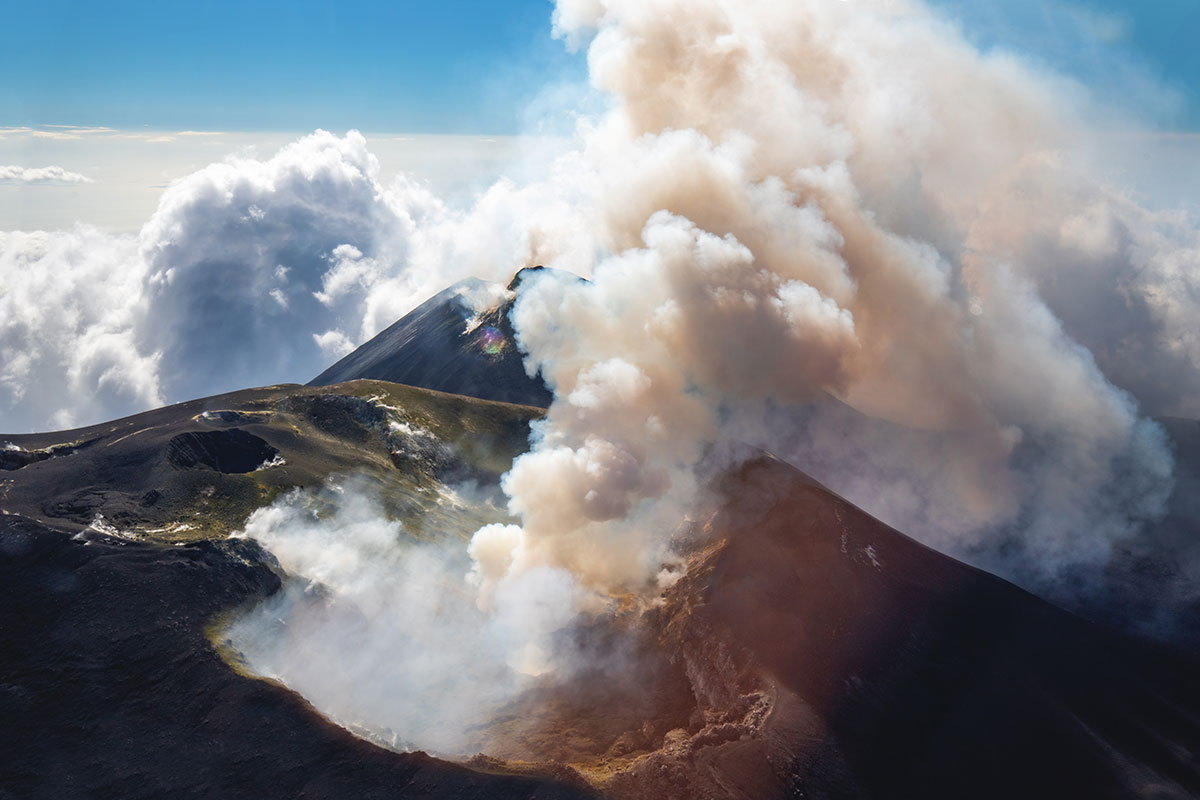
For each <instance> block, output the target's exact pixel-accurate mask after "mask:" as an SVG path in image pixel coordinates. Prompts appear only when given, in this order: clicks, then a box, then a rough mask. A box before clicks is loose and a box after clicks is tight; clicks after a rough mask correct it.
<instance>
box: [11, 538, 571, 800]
mask: <svg viewBox="0 0 1200 800" xmlns="http://www.w3.org/2000/svg"><path fill="white" fill-rule="evenodd" d="M279 585H280V580H279V576H278V575H277V574H276V573H275V572H274V571H273V569H272V568H271V559H270V557H269V556H267V555H266V554H264V553H263V552H262V551H261V550H260V549H259V548H258V547H257V546H255V545H254V544H253V543H252V542H247V541H244V540H225V541H221V542H208V541H202V542H192V543H189V544H185V545H181V546H169V545H161V544H155V543H148V542H146V543H143V542H128V541H124V540H120V539H117V538H114V537H109V536H105V535H103V534H97V533H94V532H90V531H89V532H84V533H82V534H78V535H75V536H74V537H73V536H72V535H71V534H70V533H69V532H67V531H62V530H56V529H52V528H49V527H47V526H44V525H40V524H37V523H34V522H31V521H28V520H24V519H22V518H20V517H16V516H11V515H10V516H3V517H0V654H2V655H0V797H2V798H5V800H8V798H14V799H15V798H55V800H74V799H75V798H89V799H92V798H114V799H119V800H134V798H161V797H212V798H264V797H304V798H330V799H332V798H347V800H361V799H363V798H397V797H402V798H464V799H465V798H475V799H476V800H484V799H485V798H486V799H488V800H490V799H491V798H514V800H515V799H516V798H521V799H522V800H524V799H525V798H547V800H549V798H563V799H564V800H565V798H576V797H582V796H586V795H587V792H585V791H581V790H579V789H578V788H574V789H573V788H570V787H568V786H566V785H563V784H561V783H556V782H554V781H552V780H550V779H548V778H544V777H543V778H539V777H528V776H525V777H523V776H518V775H513V774H508V775H505V774H496V773H493V774H487V773H484V772H480V771H477V770H471V769H467V768H464V767H462V766H456V765H453V764H449V763H447V762H444V761H439V760H437V759H433V758H430V757H428V756H426V755H424V754H422V753H413V754H401V753H393V752H389V751H386V750H383V749H380V748H378V747H376V746H374V745H371V744H368V743H367V742H365V741H363V740H361V739H358V738H356V737H354V736H353V735H351V734H350V733H349V732H347V731H345V730H343V729H341V728H338V727H337V726H335V725H333V724H332V723H330V722H327V721H326V720H325V719H323V718H322V717H321V716H320V715H318V714H317V713H316V712H315V711H313V709H312V708H311V707H310V706H309V705H308V704H307V703H305V702H304V700H302V699H301V698H300V697H299V696H297V695H295V694H294V693H292V692H290V691H288V690H286V689H284V688H283V687H281V686H279V685H277V684H274V683H271V682H269V681H264V680H260V679H254V678H251V677H247V676H243V675H239V674H238V673H237V672H235V671H234V670H232V669H230V667H229V666H228V665H227V664H226V663H225V662H223V661H222V660H221V657H220V655H218V653H217V651H216V649H215V648H214V647H213V645H212V644H211V643H210V642H209V639H208V636H207V632H206V629H207V627H208V626H209V625H210V624H212V623H213V622H214V621H215V620H216V619H217V618H218V617H219V615H221V614H222V613H224V612H227V611H229V610H230V609H232V608H236V607H238V606H240V605H242V604H245V603H248V602H253V601H254V600H257V599H260V598H262V597H264V596H266V595H268V594H270V593H271V592H274V591H276V590H277V589H278V588H279Z"/></svg>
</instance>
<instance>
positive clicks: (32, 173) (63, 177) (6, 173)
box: [0, 165, 92, 184]
mask: <svg viewBox="0 0 1200 800" xmlns="http://www.w3.org/2000/svg"><path fill="white" fill-rule="evenodd" d="M91 182H92V179H91V178H89V177H87V176H86V175H80V174H79V173H78V172H70V171H69V170H65V169H63V168H62V167H18V166H14V165H9V166H0V184H6V183H49V184H71V183H91Z"/></svg>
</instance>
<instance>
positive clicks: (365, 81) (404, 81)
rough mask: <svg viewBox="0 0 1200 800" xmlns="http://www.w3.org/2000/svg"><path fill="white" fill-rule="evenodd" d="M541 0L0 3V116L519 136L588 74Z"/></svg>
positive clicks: (128, 124) (19, 121) (20, 120)
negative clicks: (525, 113) (527, 111)
mask: <svg viewBox="0 0 1200 800" xmlns="http://www.w3.org/2000/svg"><path fill="white" fill-rule="evenodd" d="M551 9H552V6H551V4H550V2H548V0H504V2H489V1H482V2H481V1H480V0H471V1H470V2H441V3H429V2H419V3H418V2H409V1H408V0H401V1H400V2H369V1H367V0H339V2H337V3H332V2H328V1H327V0H323V1H322V2H314V0H289V2H286V3H284V2H263V0H248V1H247V2H236V3H234V2H228V0H195V1H194V2H187V3H175V2H166V3H164V2H161V0H156V1H155V2H146V1H145V0H117V2H106V3H90V2H78V0H76V1H75V2H64V0H38V2H20V3H11V4H7V6H6V9H5V11H4V14H3V27H4V28H5V29H6V33H5V35H4V37H3V39H4V47H5V50H6V53H5V55H4V57H3V59H0V109H2V110H3V111H2V115H3V117H4V118H3V119H0V125H39V124H47V123H49V124H55V123H58V124H70V125H104V126H111V127H115V128H135V127H140V126H148V127H150V128H153V129H181V128H208V129H213V128H216V129H226V130H289V131H298V130H311V129H313V128H316V127H326V128H332V129H337V130H343V129H346V128H348V127H357V128H363V129H373V130H389V131H404V132H438V133H515V132H517V130H518V128H519V127H520V125H521V122H522V120H521V109H522V108H523V107H524V106H525V105H526V104H527V103H528V101H529V100H531V99H532V98H533V96H535V95H536V93H537V91H538V89H539V88H540V86H541V85H542V83H543V82H544V81H545V79H546V76H548V75H555V76H559V75H561V76H563V77H565V78H566V79H568V80H569V79H582V77H583V75H584V71H585V68H584V64H583V60H582V58H581V57H579V56H571V55H570V54H568V53H566V51H565V49H564V48H563V47H562V45H561V43H559V42H556V41H554V40H553V39H552V38H551V36H550V12H551Z"/></svg>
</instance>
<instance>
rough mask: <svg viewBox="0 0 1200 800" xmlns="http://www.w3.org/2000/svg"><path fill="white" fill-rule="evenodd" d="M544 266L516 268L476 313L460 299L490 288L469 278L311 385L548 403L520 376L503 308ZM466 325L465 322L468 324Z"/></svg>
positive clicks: (538, 387) (534, 381)
mask: <svg viewBox="0 0 1200 800" xmlns="http://www.w3.org/2000/svg"><path fill="white" fill-rule="evenodd" d="M541 269H544V268H543V267H530V268H526V269H523V270H521V271H520V272H518V273H517V274H516V276H514V277H513V279H512V282H511V283H509V285H508V291H509V292H510V293H511V294H510V296H509V298H508V299H507V300H505V301H504V302H503V303H501V304H500V305H499V306H497V307H496V308H494V309H492V310H490V311H487V312H485V313H482V314H479V315H476V314H475V313H474V312H472V311H471V309H470V307H469V306H467V305H466V303H465V301H464V299H463V296H464V294H466V293H468V292H480V291H481V290H482V289H484V288H485V287H486V286H487V283H486V282H485V281H481V280H479V279H478V278H468V279H466V280H464V281H460V282H459V283H456V284H454V285H453V286H451V287H450V288H448V289H446V290H444V291H442V292H440V293H438V294H436V295H434V296H433V297H431V298H430V299H429V300H426V301H425V302H424V303H422V304H421V305H419V306H418V307H417V308H415V309H413V310H412V311H410V312H409V313H408V314H406V315H404V316H403V317H402V318H401V319H399V320H398V321H397V322H396V323H394V324H393V325H391V326H390V327H388V328H387V329H386V330H384V331H382V332H381V333H379V334H378V335H377V336H376V337H375V338H373V339H371V340H370V341H369V342H367V343H365V344H363V345H362V346H361V347H359V348H358V349H357V350H355V351H354V352H353V353H350V354H349V355H347V356H346V357H345V358H343V359H342V360H341V361H338V362H337V363H336V364H334V365H333V366H332V367H330V368H329V369H327V370H325V371H324V372H322V373H321V374H320V375H318V376H317V377H316V378H314V379H313V380H312V381H311V382H310V383H309V385H310V386H324V385H327V384H331V383H341V382H343V381H350V380H357V379H360V378H372V379H375V380H382V381H393V382H395V383H404V384H408V385H410V386H422V387H424V388H427V389H436V390H437V391H440V392H449V393H452V394H463V395H467V396H469V397H479V398H482V399H484V400H498V401H501V402H505V403H520V404H523V405H531V406H540V407H542V408H545V407H546V406H549V405H550V400H551V397H552V395H551V394H550V390H549V389H547V388H546V385H545V384H544V383H543V382H542V380H541V378H540V377H534V378H531V377H529V375H527V374H526V373H525V366H524V364H523V363H522V356H521V353H520V351H519V350H518V349H517V343H516V336H515V334H514V332H513V327H512V323H511V322H509V319H508V313H509V311H511V310H512V306H513V303H514V302H515V298H516V292H519V291H520V285H521V281H522V280H524V279H525V278H526V277H528V275H529V274H530V273H532V272H534V271H536V270H541ZM468 323H470V325H468Z"/></svg>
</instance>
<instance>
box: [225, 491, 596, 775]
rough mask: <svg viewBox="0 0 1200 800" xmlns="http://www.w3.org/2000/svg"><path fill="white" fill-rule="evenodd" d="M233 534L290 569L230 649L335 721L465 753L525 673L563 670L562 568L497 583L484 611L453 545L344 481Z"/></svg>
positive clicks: (530, 680)
mask: <svg viewBox="0 0 1200 800" xmlns="http://www.w3.org/2000/svg"><path fill="white" fill-rule="evenodd" d="M239 535H241V536H245V537H248V538H252V539H255V540H257V541H258V542H259V543H261V544H262V545H263V546H264V547H266V548H267V549H268V550H269V551H270V552H271V553H272V554H273V555H274V556H275V557H276V558H277V559H278V560H279V563H280V565H281V566H282V567H283V568H284V569H285V570H287V572H288V573H289V574H290V575H291V577H290V578H289V580H288V582H287V583H285V586H284V589H283V590H282V591H280V592H279V593H277V594H276V595H275V596H273V597H271V598H270V599H269V600H268V601H266V602H265V603H264V604H263V605H262V606H260V607H258V608H256V609H254V610H253V611H252V612H251V613H249V614H246V615H244V616H242V617H241V618H239V619H238V620H237V621H236V622H234V623H233V624H232V625H231V626H230V627H229V628H228V629H227V631H226V632H225V635H226V636H227V638H228V640H229V642H230V644H231V645H232V646H233V647H234V648H235V649H236V650H237V651H238V652H239V653H240V654H241V655H242V657H243V658H244V659H245V661H246V663H247V665H248V666H249V667H251V668H252V669H254V670H255V671H256V672H258V673H260V674H263V675H266V676H269V677H274V678H277V679H279V680H281V681H283V682H284V683H286V684H287V685H289V686H290V687H292V688H293V689H295V690H296V691H298V692H300V693H301V694H303V695H304V696H305V697H306V698H308V700H309V701H310V702H312V703H313V704H314V705H316V706H317V707H318V708H319V709H321V710H323V711H325V712H326V713H327V714H329V715H330V716H331V717H333V718H334V719H336V720H337V721H338V722H339V723H341V724H343V725H345V726H347V727H351V728H353V729H356V730H358V731H360V732H361V733H363V734H364V735H367V736H370V737H371V738H374V739H376V740H377V741H380V742H381V743H384V744H386V745H389V746H391V747H394V748H397V749H415V748H417V747H420V748H422V749H426V750H431V751H433V752H438V753H443V754H448V755H469V754H471V753H474V752H478V751H479V750H480V749H481V748H482V747H483V746H484V744H485V736H486V731H485V730H483V729H482V725H483V723H485V722H487V721H488V720H489V719H490V718H491V717H492V716H493V715H494V714H495V713H496V712H497V711H498V710H499V709H500V708H502V707H503V706H504V705H505V704H507V703H509V702H511V701H513V700H514V699H515V698H516V697H517V696H519V694H520V693H521V692H522V691H524V690H525V689H528V688H529V687H531V686H532V685H534V683H535V681H536V680H537V678H538V676H540V675H543V674H544V673H548V672H553V673H554V674H556V675H560V676H561V675H563V674H568V673H569V672H570V671H571V669H572V668H573V666H574V664H573V661H572V660H571V659H570V652H571V650H570V647H569V641H568V642H567V643H566V644H564V643H563V641H560V640H561V639H562V633H563V631H565V630H567V629H569V627H570V625H571V624H572V622H573V621H574V618H575V611H574V609H575V606H576V601H575V594H576V593H577V591H578V589H577V587H576V583H575V581H574V579H573V578H572V576H571V575H570V574H569V573H567V572H565V571H563V570H559V569H554V568H549V567H543V568H541V569H536V570H530V571H527V572H525V573H523V574H522V575H521V576H520V577H514V578H513V579H510V580H508V581H506V582H505V583H504V584H503V585H501V586H500V587H498V590H497V592H496V594H495V603H494V605H493V608H492V613H490V614H484V613H483V612H481V611H480V610H479V608H478V607H477V605H476V597H475V593H474V591H473V589H472V587H471V586H470V585H469V584H468V583H467V582H466V581H465V580H464V577H465V575H466V573H467V570H468V569H469V568H470V562H469V559H468V558H467V556H466V553H465V549H464V547H463V546H462V542H461V541H439V542H428V541H425V542H422V541H419V540H417V539H414V538H412V537H411V536H409V535H408V534H407V533H406V532H405V530H404V526H403V525H402V524H401V523H399V522H395V521H390V520H389V519H388V518H387V517H386V515H385V514H384V512H383V509H382V506H381V504H380V503H379V502H378V500H377V498H373V497H372V496H371V495H370V493H369V491H368V490H367V489H366V487H365V486H362V485H359V484H356V483H355V482H353V481H348V482H343V483H340V484H339V483H334V484H331V485H330V486H329V487H327V488H326V489H324V490H322V491H321V492H318V493H304V492H299V491H297V492H294V493H292V494H290V495H288V496H286V497H285V498H283V499H281V500H280V501H278V502H276V503H275V504H274V505H272V506H270V507H268V508H264V509H261V510H259V511H257V512H255V513H254V514H253V515H252V516H251V518H250V520H249V521H248V522H247V524H246V528H245V531H244V532H243V533H242V534H239Z"/></svg>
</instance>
